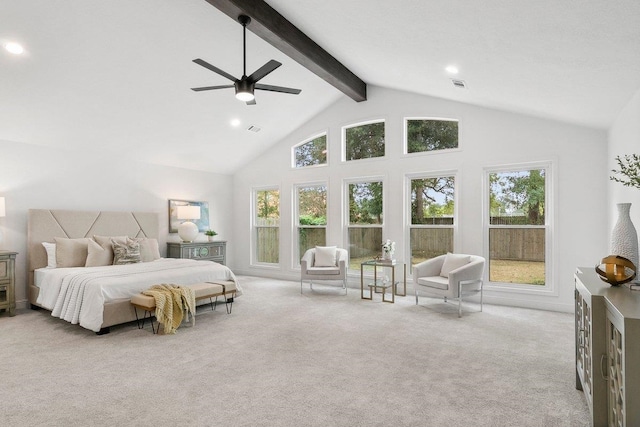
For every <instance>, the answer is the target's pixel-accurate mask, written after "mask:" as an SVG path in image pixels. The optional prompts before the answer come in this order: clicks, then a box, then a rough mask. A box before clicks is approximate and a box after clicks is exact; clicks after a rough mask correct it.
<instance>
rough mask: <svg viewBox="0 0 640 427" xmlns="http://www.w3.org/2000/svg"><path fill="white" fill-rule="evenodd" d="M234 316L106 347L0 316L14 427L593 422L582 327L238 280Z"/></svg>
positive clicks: (22, 314)
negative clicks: (579, 372) (583, 375)
mask: <svg viewBox="0 0 640 427" xmlns="http://www.w3.org/2000/svg"><path fill="white" fill-rule="evenodd" d="M239 280H240V282H241V284H242V286H243V289H244V295H243V296H241V297H239V298H237V299H236V302H235V304H234V307H233V312H232V313H231V314H230V315H227V314H226V312H225V310H224V306H222V307H220V306H219V307H218V309H217V310H216V312H207V311H202V310H203V309H202V308H200V313H201V314H199V315H198V316H197V320H196V324H195V326H194V327H191V326H187V325H183V326H181V327H180V328H179V329H178V332H177V334H176V335H153V334H152V333H151V330H150V329H145V330H138V329H137V328H136V326H135V323H134V324H127V325H122V326H118V327H112V328H111V329H112V330H111V333H110V334H107V335H104V336H97V335H95V334H94V333H93V332H91V331H88V330H85V329H83V328H81V327H79V326H74V325H70V324H68V323H66V322H64V321H61V320H59V319H55V318H52V317H51V316H50V315H49V313H48V312H46V311H31V310H20V311H19V313H18V315H16V316H15V317H8V316H7V315H6V314H2V315H0V361H1V363H0V380H1V383H0V407H2V410H1V411H0V413H1V415H0V416H1V417H2V421H0V423H1V424H2V425H7V426H23V425H38V426H114V425H120V426H129V425H138V426H151V425H154V426H156V425H178V424H179V425H183V426H492V427H494V426H545V427H546V426H586V425H589V424H590V417H589V414H588V409H587V405H586V402H585V398H584V396H583V394H582V393H581V392H580V391H577V390H576V389H575V369H574V341H573V336H574V332H573V316H572V315H570V314H565V313H553V312H545V311H537V310H527V309H520V308H510V307H500V306H492V305H485V307H484V312H482V313H480V312H479V306H478V305H477V304H467V305H466V307H465V312H464V315H463V317H462V318H460V319H459V318H458V317H457V311H456V308H457V306H456V305H455V304H451V303H449V304H445V303H444V302H442V300H437V299H429V298H424V299H421V301H420V303H421V305H420V306H416V305H415V304H414V299H413V297H409V296H407V297H397V298H396V303H395V304H387V303H382V302H380V298H379V297H380V295H374V301H364V300H361V299H360V291H359V289H358V290H356V289H350V290H349V295H348V296H344V295H341V294H340V291H339V290H338V289H337V288H334V287H331V286H326V285H325V286H322V285H315V286H314V291H310V290H309V287H308V285H307V284H305V291H304V294H303V295H301V294H300V287H299V283H297V282H286V281H279V280H272V279H263V278H255V277H246V276H243V277H240V278H239Z"/></svg>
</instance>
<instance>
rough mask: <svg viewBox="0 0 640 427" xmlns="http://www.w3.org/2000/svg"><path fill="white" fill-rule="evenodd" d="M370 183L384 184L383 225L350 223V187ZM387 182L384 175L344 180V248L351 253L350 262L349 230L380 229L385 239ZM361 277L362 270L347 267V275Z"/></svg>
mask: <svg viewBox="0 0 640 427" xmlns="http://www.w3.org/2000/svg"><path fill="white" fill-rule="evenodd" d="M368 182H380V183H382V223H381V224H362V225H358V224H354V225H353V226H352V225H351V223H350V220H349V217H350V213H351V212H350V211H349V195H350V193H349V185H350V184H358V183H368ZM386 189H387V182H386V179H385V176H384V175H374V176H363V177H354V178H345V179H343V180H342V193H343V198H342V203H343V209H342V222H343V238H342V241H343V242H344V247H345V248H347V250H348V251H349V261H351V247H350V241H349V228H351V227H353V228H372V227H373V228H380V229H381V230H382V238H383V239H384V236H385V232H386V213H387V194H386V193H387V190H386ZM380 252H382V240H381V241H380ZM356 274H357V276H358V277H360V269H359V268H358V269H357V270H352V269H350V266H347V275H356Z"/></svg>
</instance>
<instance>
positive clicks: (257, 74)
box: [247, 59, 282, 83]
mask: <svg viewBox="0 0 640 427" xmlns="http://www.w3.org/2000/svg"><path fill="white" fill-rule="evenodd" d="M281 65H282V64H281V63H279V62H278V61H275V60H273V59H272V60H271V61H269V62H267V63H266V64H264V65H263V66H262V67H260V68H258V69H257V70H256V71H254V72H253V74H251V75H250V76H249V77H247V80H249V81H251V82H254V83H255V82H257V81H258V80H260V79H261V78H263V77H264V76H266V75H267V74H269V73H270V72H272V71H273V70H275V69H276V68H278V67H279V66H281Z"/></svg>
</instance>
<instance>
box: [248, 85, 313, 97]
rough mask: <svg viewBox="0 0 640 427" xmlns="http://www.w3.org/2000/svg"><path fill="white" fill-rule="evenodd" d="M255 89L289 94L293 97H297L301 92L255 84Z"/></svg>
mask: <svg viewBox="0 0 640 427" xmlns="http://www.w3.org/2000/svg"><path fill="white" fill-rule="evenodd" d="M255 88H256V89H260V90H268V91H271V92H282V93H291V94H293V95H297V94H299V93H300V92H302V90H301V89H293V88H290V87H282V86H271V85H263V84H256V85H255Z"/></svg>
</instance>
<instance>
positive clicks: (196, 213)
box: [176, 206, 200, 219]
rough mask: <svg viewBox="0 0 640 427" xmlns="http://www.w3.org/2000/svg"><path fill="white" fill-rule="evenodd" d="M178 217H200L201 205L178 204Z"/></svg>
mask: <svg viewBox="0 0 640 427" xmlns="http://www.w3.org/2000/svg"><path fill="white" fill-rule="evenodd" d="M176 216H177V217H178V219H200V206H178V210H177V212H176Z"/></svg>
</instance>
